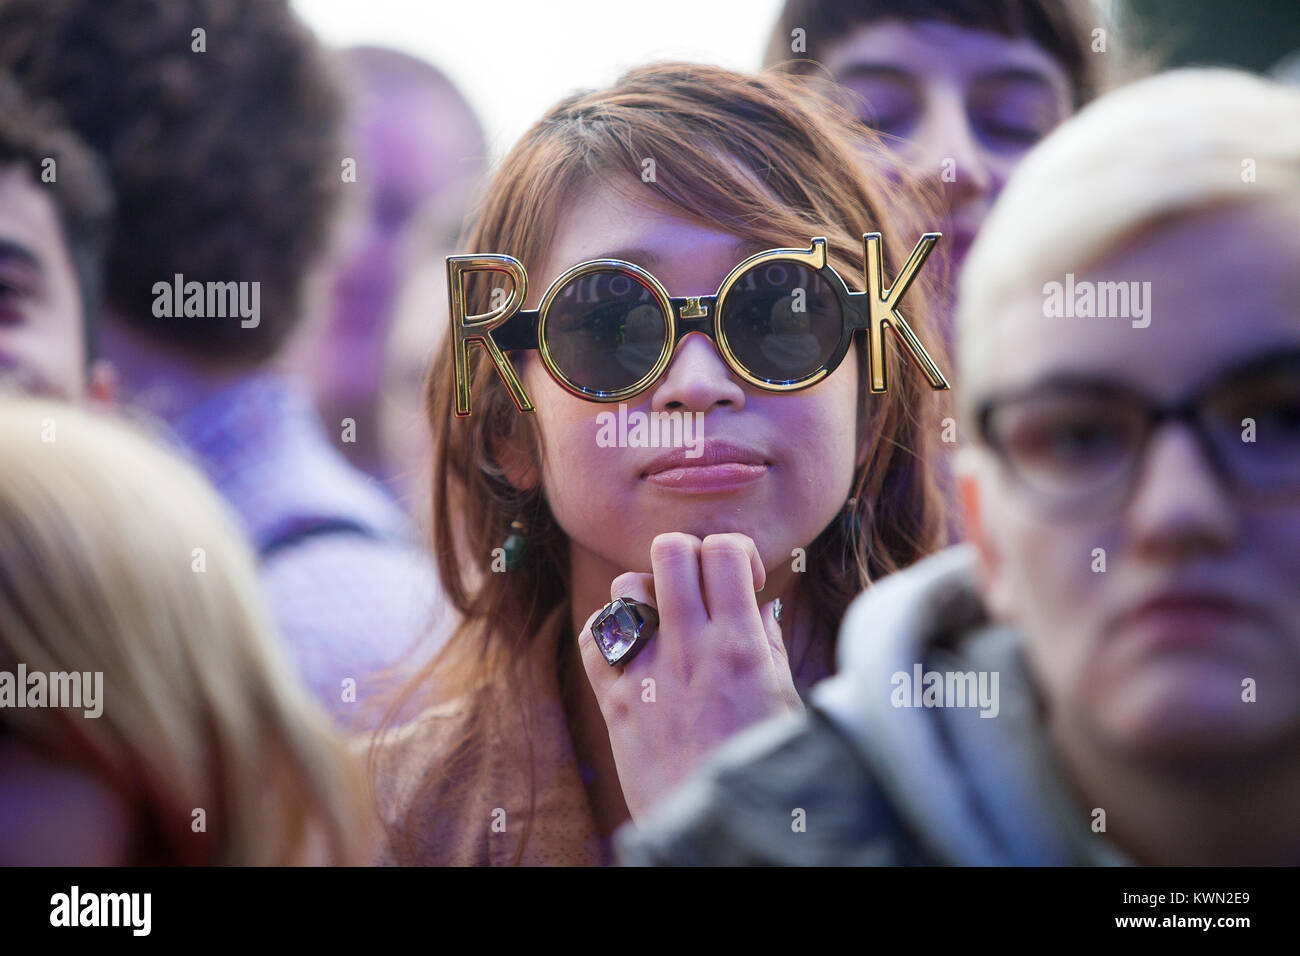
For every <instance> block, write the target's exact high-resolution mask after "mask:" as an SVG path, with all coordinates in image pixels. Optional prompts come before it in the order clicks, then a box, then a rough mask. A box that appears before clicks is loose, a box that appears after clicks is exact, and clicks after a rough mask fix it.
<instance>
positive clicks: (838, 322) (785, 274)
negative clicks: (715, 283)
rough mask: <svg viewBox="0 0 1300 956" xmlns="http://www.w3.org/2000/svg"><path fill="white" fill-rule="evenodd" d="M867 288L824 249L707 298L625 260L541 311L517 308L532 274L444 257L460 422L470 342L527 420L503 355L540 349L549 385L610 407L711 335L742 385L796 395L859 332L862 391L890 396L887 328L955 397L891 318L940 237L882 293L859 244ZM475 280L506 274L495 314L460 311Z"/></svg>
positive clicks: (875, 244) (600, 269)
mask: <svg viewBox="0 0 1300 956" xmlns="http://www.w3.org/2000/svg"><path fill="white" fill-rule="evenodd" d="M862 238H863V246H864V260H865V266H866V291H865V292H854V291H852V290H850V289H849V287H848V286H847V285H846V284H845V282H844V280H843V279H842V278H841V277H840V275H839V273H837V272H836V271H835V270H834V268H832V267H831V266H830V265H829V264H828V263H827V260H826V240H825V238H822V237H818V238H815V239H813V240H812V245H811V246H810V248H808V249H806V250H805V249H772V250H769V251H767V252H760V253H758V254H756V255H753V256H750V257H749V258H748V259H746V260H745V261H743V262H741V263H740V264H739V265H738V266H736V267H735V268H734V269H733V270H732V271H731V272H730V273H729V274H728V275H727V277H726V278H725V279H723V280H722V285H721V286H720V287H719V288H718V291H717V293H716V294H714V295H701V296H688V297H685V298H682V297H673V296H670V295H669V294H668V291H667V290H666V289H665V288H664V286H663V284H662V283H661V282H660V281H659V280H658V279H656V278H655V277H654V276H653V275H651V274H650V273H649V272H647V271H646V270H645V269H642V268H641V267H639V266H637V265H635V264H633V263H631V262H625V261H623V260H621V259H593V260H591V261H589V262H583V263H580V264H579V265H576V266H574V267H573V268H572V269H570V270H568V271H567V272H565V273H564V274H563V275H561V276H560V277H559V278H557V279H556V280H555V281H554V282H553V283H552V284H551V286H550V288H548V289H547V290H546V295H545V296H544V297H543V298H542V301H541V304H540V305H539V306H538V308H536V309H534V310H527V311H525V310H523V309H522V308H521V307H522V306H523V303H524V301H525V300H526V299H527V296H528V276H527V273H526V272H525V271H524V267H523V265H522V264H521V263H520V262H519V260H517V259H515V258H514V257H512V256H505V255H465V256H449V257H448V258H447V278H448V288H449V290H450V297H451V303H450V304H451V326H452V335H453V361H454V362H455V372H456V384H455V388H456V415H457V416H459V417H464V416H466V415H469V414H470V382H469V346H470V345H474V344H478V345H482V346H483V347H484V348H486V349H487V351H488V354H489V355H490V356H491V358H492V362H493V364H494V366H495V367H496V370H497V372H498V374H499V375H500V376H501V378H502V380H503V381H504V382H505V385H506V387H507V389H508V390H509V392H510V396H511V398H512V399H513V400H514V403H515V406H516V408H518V410H519V411H520V412H528V411H532V410H533V403H532V401H531V400H530V399H529V397H528V394H527V393H526V392H525V391H524V388H523V385H522V384H521V383H520V381H519V377H518V375H517V374H516V373H515V369H514V366H513V364H512V363H511V362H510V359H509V357H508V356H507V355H506V354H505V353H507V352H512V351H516V350H531V349H536V350H537V351H538V353H539V354H540V356H541V359H542V363H543V364H544V365H545V366H546V369H547V371H548V372H549V373H550V374H551V377H552V378H554V379H555V381H556V382H558V383H559V384H560V385H561V386H562V387H563V388H565V389H566V390H567V391H569V392H570V393H572V394H574V395H576V396H578V397H579V398H583V399H586V400H588V401H592V402H616V401H621V400H623V399H627V398H630V397H631V396H633V395H637V394H640V393H641V392H644V391H645V390H646V389H648V388H650V387H651V386H652V385H654V383H655V382H656V381H658V379H659V378H660V377H661V376H662V375H663V373H664V371H665V370H666V369H667V368H668V365H669V363H670V362H671V361H672V357H673V354H674V353H675V352H676V349H677V345H678V343H679V342H680V341H681V340H682V338H683V337H685V336H687V335H689V334H691V333H692V332H699V333H701V334H702V335H706V336H708V337H709V338H710V339H711V340H712V341H713V344H714V347H715V348H716V349H717V351H718V353H719V355H720V356H721V357H722V360H723V362H725V363H726V365H727V367H728V368H730V369H731V370H732V371H733V372H734V373H735V374H736V375H737V376H739V377H740V378H741V379H742V380H743V381H745V382H748V383H749V384H750V385H753V386H755V387H756V388H760V389H764V390H766V391H770V392H793V391H798V390H799V389H804V388H808V387H809V386H812V385H815V384H816V383H817V382H820V381H821V380H822V379H824V378H825V377H826V376H828V375H830V374H831V373H832V372H834V371H835V369H836V368H838V367H839V365H840V363H841V362H842V361H843V360H844V356H845V355H846V354H847V353H848V351H849V347H850V346H851V345H852V343H853V333H854V332H856V331H858V330H862V331H865V332H866V333H867V350H868V356H869V366H870V370H869V375H870V383H869V384H870V390H871V391H872V392H876V393H879V392H884V391H886V389H887V382H886V380H885V362H884V332H885V329H886V328H888V329H889V330H890V331H892V332H893V334H894V337H895V339H896V340H897V342H898V343H899V345H900V346H901V347H902V349H903V352H904V354H905V355H906V356H907V357H908V359H909V360H911V362H912V364H913V365H915V366H916V367H917V368H918V369H919V370H920V372H921V374H922V375H924V376H925V379H926V381H927V382H928V383H929V385H930V387H931V388H933V389H935V390H943V389H947V388H949V385H948V382H947V380H946V379H945V378H944V376H943V373H942V372H940V371H939V369H938V367H937V366H936V365H935V363H934V362H933V361H932V360H931V358H930V356H929V354H928V353H927V352H926V351H925V347H924V346H923V345H922V344H921V341H920V339H918V338H917V336H916V334H915V333H914V332H913V331H912V329H911V327H910V326H909V325H908V324H907V320H906V319H905V318H904V317H903V316H902V314H901V313H900V312H899V311H898V304H899V301H900V300H901V299H902V297H903V295H904V294H905V293H906V292H907V290H908V288H909V287H910V286H911V284H912V282H913V281H914V280H915V278H916V275H917V273H918V272H919V271H920V269H921V266H922V265H924V263H925V260H926V258H927V257H928V256H929V255H930V252H931V251H932V250H933V248H934V246H935V243H937V242H938V241H939V238H940V234H939V233H925V234H924V235H923V236H922V237H921V240H920V241H919V242H918V243H917V244H916V247H915V248H914V249H913V250H912V254H911V256H910V257H909V258H908V260H907V262H906V264H904V266H903V268H902V270H901V271H900V272H899V273H898V276H897V277H896V279H895V281H894V284H893V285H892V286H890V287H888V288H886V287H885V284H884V274H883V263H882V254H881V236H880V233H867V234H865V235H864V236H863V237H862ZM473 272H498V273H504V274H505V275H506V276H508V277H509V278H510V280H511V284H512V289H511V291H510V296H509V298H508V299H506V301H504V302H502V303H500V304H499V305H497V304H496V303H495V300H496V299H498V298H504V296H502V295H501V293H503V292H504V290H500V291H498V292H496V293H495V294H494V297H493V298H494V308H493V309H492V311H490V312H487V313H484V314H482V315H473V316H469V315H466V314H465V309H466V294H465V287H464V280H465V277H466V275H467V274H469V273H473Z"/></svg>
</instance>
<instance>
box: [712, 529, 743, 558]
mask: <svg viewBox="0 0 1300 956" xmlns="http://www.w3.org/2000/svg"><path fill="white" fill-rule="evenodd" d="M746 540H747V539H746V538H745V536H744V535H740V534H732V533H728V534H711V535H709V536H708V537H707V538H705V539H704V541H703V543H702V544H701V545H700V555H701V556H702V557H707V558H709V559H710V560H728V559H732V560H735V559H742V558H743V559H745V560H748V559H749V552H748V551H747V550H746V548H745V541H746Z"/></svg>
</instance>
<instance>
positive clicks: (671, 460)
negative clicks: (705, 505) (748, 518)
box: [641, 442, 772, 494]
mask: <svg viewBox="0 0 1300 956" xmlns="http://www.w3.org/2000/svg"><path fill="white" fill-rule="evenodd" d="M688 452H696V454H694V455H692V454H688ZM771 467H772V466H771V462H769V461H768V460H767V459H766V458H765V457H764V456H763V455H762V454H760V453H759V452H757V451H754V450H753V449H751V448H745V447H744V446H742V445H733V444H729V443H727V442H706V443H705V444H704V446H703V447H702V448H699V449H688V448H675V449H673V450H672V451H671V452H669V453H667V454H665V455H660V456H659V457H658V458H656V459H654V460H653V461H652V462H650V464H649V465H647V466H646V468H645V469H644V470H643V471H642V472H641V478H642V479H643V480H645V481H648V482H650V483H651V484H653V485H656V486H657V487H659V488H664V489H666V490H670V491H682V492H690V493H694V494H707V493H710V492H719V491H732V490H735V489H737V488H743V487H744V486H746V485H750V484H753V483H754V482H756V481H758V480H759V479H761V478H763V477H764V476H765V475H766V474H767V473H768V470H769V469H770V468H771Z"/></svg>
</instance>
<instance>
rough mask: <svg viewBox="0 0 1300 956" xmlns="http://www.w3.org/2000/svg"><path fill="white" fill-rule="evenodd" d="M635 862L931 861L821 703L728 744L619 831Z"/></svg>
mask: <svg viewBox="0 0 1300 956" xmlns="http://www.w3.org/2000/svg"><path fill="white" fill-rule="evenodd" d="M615 848H616V851H617V853H618V857H619V861H620V862H621V863H623V864H624V865H629V866H819V865H860V866H871V865H890V864H908V863H923V862H928V861H925V860H923V859H921V858H920V856H919V854H918V853H917V851H916V849H915V844H914V843H913V842H912V841H911V840H909V839H908V838H907V835H906V834H905V833H904V832H903V831H902V829H901V828H900V826H899V824H898V822H897V820H896V818H895V816H894V815H893V814H892V813H891V812H890V810H889V808H888V806H887V805H886V804H885V802H884V801H883V799H882V798H881V795H880V792H879V790H878V788H877V787H876V786H875V785H874V784H873V783H872V780H871V778H870V774H869V772H868V769H867V767H866V766H865V764H864V763H863V761H862V759H861V757H860V756H859V755H858V754H857V753H856V752H855V751H854V750H853V749H852V748H851V746H850V745H849V743H848V741H847V740H845V738H844V737H843V736H842V735H841V733H840V732H839V731H838V730H837V729H836V728H835V727H834V725H832V724H831V723H830V722H828V721H827V720H826V719H825V718H824V717H822V716H821V715H820V714H819V713H818V712H817V711H816V710H815V709H814V710H810V711H808V712H807V714H804V715H800V716H797V717H780V718H776V719H773V720H771V721H767V722H765V723H762V724H759V725H757V726H756V727H753V728H750V729H749V730H746V731H744V732H743V733H741V734H738V735H737V736H736V737H734V738H733V739H732V740H730V741H728V742H727V743H726V744H725V745H724V746H723V747H721V748H720V749H719V750H718V751H717V753H715V754H714V756H713V757H712V758H711V759H710V761H709V762H708V763H707V764H706V765H705V767H704V768H703V769H702V770H701V772H699V773H698V774H696V775H695V776H694V777H693V778H691V779H690V780H688V781H687V782H686V783H685V784H683V785H682V786H681V787H680V788H679V789H678V790H677V791H676V792H675V793H673V794H672V795H671V796H670V797H668V798H667V799H665V800H664V802H663V803H662V804H660V805H659V806H658V807H657V808H656V809H655V811H653V812H652V813H651V814H650V815H649V816H648V817H647V818H646V819H644V820H643V821H642V822H641V823H640V824H638V825H635V826H634V825H633V824H627V825H626V826H624V827H623V828H622V829H621V830H620V831H619V832H618V834H617V835H616V837H615Z"/></svg>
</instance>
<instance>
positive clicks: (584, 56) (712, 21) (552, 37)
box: [293, 0, 781, 158]
mask: <svg viewBox="0 0 1300 956" xmlns="http://www.w3.org/2000/svg"><path fill="white" fill-rule="evenodd" d="M293 3H294V6H295V8H296V9H297V10H298V11H299V13H300V14H301V15H302V16H303V18H304V19H305V20H306V21H307V22H308V23H309V24H310V25H311V26H312V28H313V29H314V30H315V31H316V33H317V35H318V36H319V37H320V38H321V39H322V40H323V41H324V42H326V43H328V44H332V45H338V46H347V45H351V44H358V43H366V44H378V45H381V46H390V47H393V48H395V49H398V50H403V51H405V52H407V53H412V54H414V55H416V56H420V57H423V58H424V59H427V60H429V61H430V62H432V63H434V64H435V65H437V66H439V67H441V68H442V69H443V70H444V71H445V72H446V73H447V75H448V76H450V77H451V78H452V80H453V81H454V82H455V83H456V84H457V85H458V86H459V87H460V89H461V91H462V92H463V93H464V94H465V96H466V97H467V98H468V99H469V101H470V103H471V104H473V106H474V107H475V109H477V110H478V113H479V116H480V118H481V119H482V120H483V123H484V126H485V128H486V129H487V133H488V143H489V146H490V148H491V150H492V156H493V158H498V157H500V156H501V154H502V153H504V152H505V150H506V149H508V148H509V146H510V145H511V144H512V143H513V142H514V141H515V140H516V139H517V138H518V137H519V136H520V135H521V134H522V133H523V132H524V130H525V129H527V128H528V126H529V125H530V124H531V123H533V122H534V121H535V120H536V119H537V118H538V117H540V116H541V115H542V113H544V112H545V111H546V109H547V108H548V107H549V106H551V104H552V103H554V102H555V101H557V100H558V99H560V98H561V97H562V96H564V95H566V94H568V93H570V92H572V91H573V90H576V89H581V88H590V87H598V86H605V85H608V84H609V83H612V82H613V81H614V80H615V79H616V78H617V77H618V75H619V74H620V73H621V72H622V71H623V70H625V69H627V68H628V67H632V66H637V65H640V64H642V63H646V62H649V61H651V60H661V59H679V60H693V61H698V62H707V63H716V64H719V65H721V66H729V67H732V68H735V69H742V70H752V69H756V68H757V67H758V66H759V64H760V61H761V59H762V55H763V47H764V45H765V43H766V41H767V36H768V33H769V31H770V30H771V28H772V24H773V23H774V22H775V21H776V16H777V13H778V12H779V11H780V9H781V0H645V2H641V3H637V2H635V0H633V2H628V0H618V2H609V0H603V2H602V0H293Z"/></svg>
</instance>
